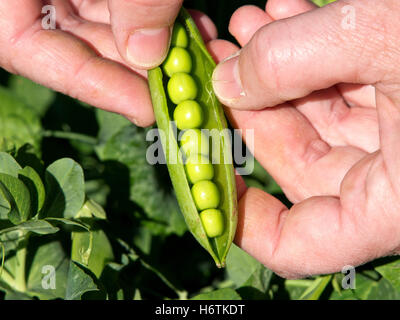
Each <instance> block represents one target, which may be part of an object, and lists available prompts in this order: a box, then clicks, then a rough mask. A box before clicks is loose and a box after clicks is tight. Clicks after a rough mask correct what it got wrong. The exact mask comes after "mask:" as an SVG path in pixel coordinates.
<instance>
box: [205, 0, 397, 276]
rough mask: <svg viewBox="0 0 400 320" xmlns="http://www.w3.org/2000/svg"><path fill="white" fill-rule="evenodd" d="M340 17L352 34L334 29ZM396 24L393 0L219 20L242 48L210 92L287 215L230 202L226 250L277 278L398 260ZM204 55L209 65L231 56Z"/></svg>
mask: <svg viewBox="0 0 400 320" xmlns="http://www.w3.org/2000/svg"><path fill="white" fill-rule="evenodd" d="M345 5H350V6H352V8H353V9H354V10H355V17H356V23H355V29H343V28H342V27H341V21H342V19H343V17H344V15H343V14H342V11H341V10H342V8H343V6H345ZM305 11H309V12H307V13H304V14H301V15H297V14H299V13H303V12H305ZM295 15H296V16H295ZM290 16H294V17H292V18H288V19H285V18H287V17H290ZM377 17H384V18H383V19H379V18H377ZM399 18H400V10H399V7H398V6H397V3H396V0H387V1H368V2H364V1H346V2H344V1H338V2H337V3H334V4H331V5H329V6H326V7H324V8H320V9H316V8H315V7H314V6H313V5H311V4H310V3H309V2H307V1H305V0H290V1H279V0H269V1H268V3H267V6H266V12H264V11H262V10H261V9H258V8H256V7H254V6H245V7H242V8H240V9H239V10H238V11H237V12H236V13H235V14H234V15H233V17H232V19H231V22H230V31H231V33H232V34H233V35H234V36H235V37H236V39H237V40H238V41H239V43H240V44H241V45H243V46H244V47H243V49H242V50H241V51H240V54H239V55H236V56H235V57H233V58H231V59H228V60H227V61H225V62H223V63H222V64H220V65H219V66H218V67H217V69H216V71H215V72H214V89H215V91H216V93H217V95H218V96H219V98H220V100H221V101H222V102H224V103H225V104H226V105H228V106H229V107H231V108H226V110H227V114H228V116H229V118H230V120H231V123H232V124H233V125H234V126H235V127H237V128H241V129H254V149H253V150H252V151H253V153H254V155H255V157H256V158H257V159H258V160H259V161H260V162H261V164H262V165H263V166H264V167H265V168H266V169H267V171H268V172H269V173H270V174H271V175H272V176H273V177H274V178H275V180H276V181H277V182H278V184H279V185H280V186H281V187H282V189H283V191H284V192H285V194H286V196H287V197H288V198H289V199H290V200H291V201H292V202H293V203H294V205H293V207H292V208H291V209H290V210H288V209H287V208H286V207H285V206H284V205H283V204H282V203H281V202H280V201H279V200H277V199H276V198H274V197H272V196H271V195H268V194H266V193H264V192H262V191H261V190H258V189H254V188H249V189H247V190H242V191H241V193H242V194H243V195H242V197H241V199H240V201H239V224H238V231H237V236H236V239H235V241H236V243H237V244H238V245H240V246H241V247H242V248H243V249H244V250H246V251H247V252H249V253H250V254H251V255H253V256H254V257H255V258H257V259H258V260H259V261H261V262H262V263H264V264H265V265H266V266H267V267H269V268H270V269H272V270H274V271H275V272H276V273H278V274H280V275H281V276H283V277H286V278H299V277H304V276H307V275H313V274H323V273H332V272H337V271H340V270H341V269H342V268H343V267H344V266H345V265H353V266H357V265H360V264H363V263H366V262H368V261H370V260H373V259H375V258H378V257H382V256H386V255H391V254H399V253H400V210H399V209H400V208H399V207H400V205H399V204H400V180H399V177H400V163H399V161H398V159H397V152H398V150H400V131H399V128H400V110H399V107H400V90H399V88H400V71H399V70H400V69H399V61H400V52H399V50H398V46H397V45H396V43H397V40H396V39H399V37H400V23H399V21H400V19H399ZM275 20H278V21H275ZM273 21H275V22H273ZM272 22H273V23H272ZM264 25H266V26H264ZM389 26H390V27H389ZM257 30H258V31H257ZM208 47H209V50H210V51H211V52H212V53H213V55H214V57H215V58H216V59H217V60H221V59H223V58H226V57H227V56H229V55H231V54H233V53H234V52H236V51H237V48H236V47H235V46H234V45H233V44H231V43H228V42H227V41H221V40H215V41H212V42H211V43H210V44H209V46H208ZM237 80H239V82H238V81H237ZM346 83H347V84H346ZM349 83H352V84H349ZM375 90H376V95H375ZM246 109H247V110H246ZM244 132H245V131H244ZM244 140H246V136H244Z"/></svg>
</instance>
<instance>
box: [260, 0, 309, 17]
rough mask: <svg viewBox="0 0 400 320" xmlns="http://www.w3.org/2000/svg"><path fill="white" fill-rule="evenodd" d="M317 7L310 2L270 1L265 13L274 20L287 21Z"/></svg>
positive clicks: (297, 0)
mask: <svg viewBox="0 0 400 320" xmlns="http://www.w3.org/2000/svg"><path fill="white" fill-rule="evenodd" d="M315 8H316V5H314V4H313V3H312V2H310V1H308V0H286V1H281V0H269V1H268V2H267V4H266V6H265V11H266V12H267V13H268V14H269V15H270V16H271V17H272V18H273V19H274V20H279V19H285V18H289V17H292V16H295V15H297V14H300V13H303V12H307V11H310V10H312V9H315Z"/></svg>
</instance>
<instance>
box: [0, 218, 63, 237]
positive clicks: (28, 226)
mask: <svg viewBox="0 0 400 320" xmlns="http://www.w3.org/2000/svg"><path fill="white" fill-rule="evenodd" d="M58 230H59V229H58V228H57V227H54V226H53V225H52V224H50V223H49V222H47V221H45V220H29V221H25V222H22V223H20V224H18V225H16V226H13V227H10V228H6V229H2V230H0V235H2V234H6V233H10V232H14V231H23V232H25V233H26V232H28V231H29V232H34V233H37V234H51V233H56V232H57V231H58Z"/></svg>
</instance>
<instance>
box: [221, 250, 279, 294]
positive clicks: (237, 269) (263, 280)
mask: <svg viewBox="0 0 400 320" xmlns="http://www.w3.org/2000/svg"><path fill="white" fill-rule="evenodd" d="M226 271H227V274H228V277H229V279H231V280H232V281H233V282H234V283H235V285H236V287H238V288H239V287H242V286H251V287H253V288H255V289H257V290H259V291H261V292H262V293H265V292H266V291H267V290H268V288H269V284H270V281H271V278H272V275H273V273H272V271H271V270H269V269H267V268H265V267H264V266H263V265H262V264H261V263H260V262H258V261H257V260H256V259H254V258H253V257H252V256H250V255H249V254H247V253H246V252H245V251H243V250H242V249H240V248H239V247H238V246H236V245H232V247H231V249H230V250H229V253H228V256H227V259H226Z"/></svg>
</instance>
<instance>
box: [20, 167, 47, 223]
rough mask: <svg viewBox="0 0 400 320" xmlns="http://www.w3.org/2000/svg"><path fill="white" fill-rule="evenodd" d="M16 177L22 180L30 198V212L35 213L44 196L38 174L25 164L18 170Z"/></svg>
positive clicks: (38, 209) (42, 202)
mask: <svg viewBox="0 0 400 320" xmlns="http://www.w3.org/2000/svg"><path fill="white" fill-rule="evenodd" d="M18 178H19V179H20V180H21V181H23V182H24V184H25V185H26V187H27V188H28V190H29V194H30V198H31V212H32V215H36V214H37V213H38V212H39V211H40V209H42V207H43V204H44V200H45V197H46V191H45V188H44V184H43V182H42V179H41V178H40V176H39V174H38V173H37V172H36V171H35V170H34V169H33V168H31V167H29V166H26V167H25V168H24V169H21V170H20V171H19V172H18Z"/></svg>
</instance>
